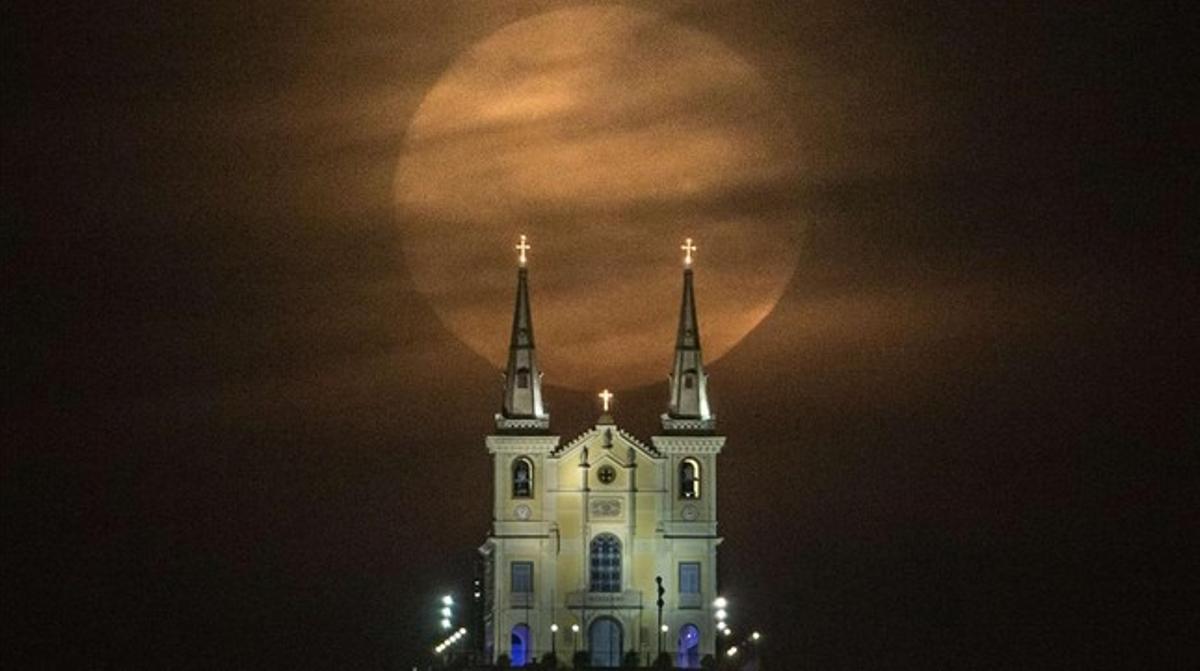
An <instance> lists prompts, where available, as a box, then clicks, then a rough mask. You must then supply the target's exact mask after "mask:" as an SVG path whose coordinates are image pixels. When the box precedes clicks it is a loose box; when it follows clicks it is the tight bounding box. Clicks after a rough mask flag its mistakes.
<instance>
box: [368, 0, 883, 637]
mask: <svg viewBox="0 0 1200 671" xmlns="http://www.w3.org/2000/svg"><path fill="white" fill-rule="evenodd" d="M542 4H545V3H542ZM642 4H644V5H645V6H647V7H650V6H654V5H658V4H662V3H642ZM665 7H666V5H664V8H665ZM674 13H675V12H673V11H670V10H667V11H665V12H664V13H661V14H660V13H657V12H653V11H643V10H640V9H634V8H632V7H626V6H623V5H622V4H614V3H602V6H579V7H573V8H569V9H561V10H558V11H547V12H545V13H538V14H534V13H533V12H530V14H532V15H530V16H528V17H527V18H523V19H521V20H518V21H513V22H505V25H504V26H503V27H502V28H500V29H499V30H497V31H496V32H494V33H491V34H490V35H484V34H482V33H481V32H479V31H471V32H470V33H469V34H470V35H472V36H476V35H477V36H479V37H480V39H479V41H477V42H475V43H473V44H467V43H465V42H459V43H457V46H456V48H455V49H454V50H453V51H454V52H455V53H454V55H455V56H457V58H454V59H452V60H449V61H446V60H440V61H439V63H440V64H444V66H445V69H444V70H443V72H442V73H441V77H440V78H438V79H437V80H436V81H434V82H430V84H431V87H430V88H429V89H428V90H427V91H424V92H421V91H418V90H416V88H415V87H414V88H413V89H412V90H406V95H411V96H414V97H409V98H405V100H406V101H408V102H406V103H405V105H406V106H407V105H409V103H410V102H416V100H415V96H416V95H417V94H420V93H424V95H423V96H422V97H421V99H420V104H419V105H418V106H417V108H416V109H415V110H410V109H409V108H408V107H405V111H404V113H403V114H393V115H390V116H389V117H388V118H390V119H393V120H394V121H396V122H399V121H401V120H402V119H404V120H408V121H409V125H408V126H407V127H405V128H399V129H389V131H388V137H395V138H397V139H399V138H401V137H402V138H403V146H402V147H401V148H400V151H401V154H400V156H399V157H398V162H397V166H396V175H395V176H396V179H395V182H394V185H393V186H394V190H393V201H394V204H395V206H396V208H397V212H396V214H397V216H396V222H397V224H398V226H400V229H399V232H400V233H401V234H402V237H401V242H402V243H403V245H402V246H403V253H404V256H405V259H406V261H405V263H404V264H403V266H404V267H405V269H406V270H407V271H408V273H407V274H408V279H410V280H411V281H412V282H413V287H414V288H415V289H416V290H417V291H419V292H420V294H421V295H422V296H424V297H425V298H426V299H427V300H428V301H429V303H430V305H431V306H432V308H433V310H434V311H435V313H436V314H437V317H438V318H439V320H440V321H441V322H442V323H443V324H444V325H445V326H446V327H447V328H448V329H449V330H450V331H451V332H452V333H454V334H455V335H456V336H458V337H459V338H461V339H462V340H463V342H464V343H465V344H467V345H468V346H470V347H471V348H472V349H473V350H475V351H476V352H478V353H480V354H481V355H484V356H485V357H487V358H488V359H489V360H491V361H492V363H493V364H494V365H495V366H496V367H498V368H500V369H504V367H505V365H506V362H507V359H508V344H509V343H508V338H507V337H506V336H507V334H508V331H509V328H510V326H511V319H512V310H511V306H512V287H511V286H510V282H509V280H508V279H507V275H506V274H504V273H503V272H501V271H503V270H504V269H505V268H508V267H509V266H507V261H506V259H505V252H504V247H508V248H509V249H512V248H513V245H514V244H516V243H513V242H512V238H513V237H514V235H516V234H520V233H524V234H526V236H527V237H526V241H527V242H526V244H528V240H530V239H532V238H538V253H539V254H542V255H543V256H542V257H540V258H542V259H543V261H541V262H540V263H541V264H542V265H539V266H538V277H537V280H536V287H534V290H535V293H536V299H535V300H536V303H535V315H536V319H537V324H536V330H537V333H538V335H539V337H540V338H541V339H542V341H543V342H544V343H546V345H547V346H546V347H544V349H542V350H539V352H538V359H539V362H540V363H541V364H542V365H543V367H544V368H545V370H546V371H548V373H547V378H546V381H547V382H552V383H553V384H555V385H556V386H563V387H569V388H571V389H576V390H582V391H584V392H586V391H587V390H590V389H594V388H595V387H598V386H601V385H606V384H620V385H624V386H621V387H618V391H620V390H622V389H632V388H636V387H640V386H642V385H644V384H649V383H652V382H657V381H658V380H659V378H660V377H661V367H662V365H663V364H662V361H661V348H662V347H663V344H664V343H666V346H667V347H668V351H669V345H670V343H671V342H673V340H674V336H675V330H676V326H677V324H678V321H677V317H678V311H677V310H672V309H670V308H671V306H677V305H678V302H679V278H678V276H677V275H676V274H675V273H672V272H667V271H668V270H673V269H677V268H678V266H675V265H674V264H673V263H671V262H670V257H671V255H672V254H673V253H672V252H670V251H669V250H667V249H666V245H667V243H666V242H665V241H667V240H678V239H680V238H681V237H686V236H694V237H693V238H692V239H693V241H695V240H698V239H699V238H704V244H705V249H706V250H710V251H711V250H715V249H718V248H719V249H720V250H721V253H720V254H715V253H713V254H710V255H709V256H707V257H705V263H704V274H703V278H697V281H698V282H699V283H698V285H697V286H696V291H697V300H698V302H699V303H700V305H699V307H700V310H701V317H702V326H703V331H704V338H705V340H704V346H705V351H704V360H705V362H706V363H710V364H711V363H715V362H716V361H717V360H718V359H720V358H721V357H722V356H723V355H725V354H726V353H727V352H729V351H730V350H731V349H732V348H733V347H734V346H736V345H737V344H738V342H740V341H741V340H742V338H743V337H744V336H746V334H748V333H749V332H750V331H752V330H753V329H754V327H755V326H756V325H758V324H759V323H760V322H762V320H763V319H764V318H766V317H767V315H768V314H769V313H770V312H771V311H772V309H773V308H774V306H775V304H776V302H777V301H778V299H779V298H780V297H781V296H782V295H783V294H784V293H785V291H786V289H787V287H788V286H790V282H791V278H792V276H793V271H794V270H795V266H796V261H797V259H798V258H799V256H800V245H799V243H798V241H799V240H800V239H802V238H803V236H802V235H798V234H797V231H798V229H801V230H802V229H804V228H806V227H807V226H808V224H807V223H806V222H807V221H809V220H810V219H812V216H811V211H812V210H811V207H812V205H811V203H809V202H808V201H809V199H810V197H809V196H808V195H804V194H802V193H798V192H797V191H796V186H795V185H796V184H797V183H805V184H808V183H811V182H807V181H804V182H797V179H795V178H799V177H800V176H801V175H804V176H806V177H807V176H812V177H817V176H820V177H822V178H825V179H829V180H836V179H839V178H841V173H840V172H837V170H834V172H832V173H831V172H829V170H830V169H831V168H828V167H827V164H829V165H834V166H839V167H840V166H841V165H842V164H841V163H840V162H839V161H838V160H837V158H836V157H835V156H828V155H820V156H816V155H813V154H811V152H807V153H805V150H806V149H807V148H809V147H811V146H813V143H814V142H816V139H815V138H814V137H807V138H805V139H804V140H803V141H801V140H800V139H799V138H798V137H797V136H796V135H795V133H794V132H793V130H792V126H793V124H794V123H795V122H796V121H801V120H803V121H805V122H814V121H816V120H820V119H825V118H827V117H829V118H830V123H834V122H836V123H839V124H840V123H845V121H844V119H845V117H840V118H838V119H836V120H835V119H833V118H832V116H831V115H830V114H825V113H814V112H813V108H810V109H808V110H807V111H806V112H804V113H795V111H794V110H793V109H792V105H791V103H790V99H789V98H778V97H777V96H776V95H775V93H774V88H775V84H774V82H773V81H768V80H767V79H764V78H763V77H762V76H761V74H760V73H759V72H757V71H756V69H755V67H754V65H753V64H752V63H751V62H749V61H748V60H747V59H745V58H743V57H742V56H741V55H739V54H738V53H736V52H734V51H733V50H731V49H730V48H729V46H728V45H726V44H725V43H724V40H723V39H722V38H721V37H719V36H717V35H713V34H708V33H705V32H703V31H701V30H698V29H697V28H696V27H694V26H693V25H692V22H690V21H679V22H677V21H675V20H674V16H673V14H674ZM513 18H515V17H513ZM482 26H483V24H480V26H478V27H482ZM467 34H468V33H464V34H463V37H464V38H465V37H466V35H467ZM531 45H533V46H532V47H531ZM442 56H446V57H449V56H451V54H450V53H449V52H447V53H446V54H442ZM823 103H829V101H828V100H827V99H826V100H823ZM839 128H840V126H839ZM833 135H834V136H835V137H843V136H844V134H843V133H840V132H839V133H835V134H833ZM906 137H907V136H906ZM818 144H819V143H818ZM825 148H826V149H828V148H829V147H825ZM888 156H890V155H888ZM360 181H361V180H360ZM805 193H807V192H805ZM746 194H755V196H754V198H753V200H754V201H755V202H754V203H751V202H748V201H746V200H745V195H746ZM359 200H363V199H359ZM681 244H682V243H681ZM617 246H619V247H620V249H621V252H620V253H605V251H607V250H612V249H615V248H616V247H617ZM678 246H679V245H676V247H678ZM481 248H482V250H485V251H483V252H481V251H480V250H481ZM486 250H493V251H498V252H500V253H499V254H494V253H493V254H489V253H487V251H486ZM602 250H604V251H602ZM685 251H686V250H685ZM597 252H600V253H597ZM529 253H531V252H527V253H526V254H525V260H528V255H529ZM696 254H697V252H695V251H693V252H692V254H691V256H692V259H693V263H694V258H695V255H696ZM677 258H681V259H683V258H684V257H677ZM519 259H520V256H519ZM491 262H496V263H495V265H492V263H491ZM464 267H465V268H472V269H473V270H474V271H475V272H470V273H463V272H461V269H462V268H464ZM750 268H752V270H750ZM618 306H619V307H620V308H621V309H615V308H617V307H618ZM597 314H603V315H604V317H605V325H604V329H603V332H602V333H600V334H598V333H597V332H596V331H595V330H593V329H580V328H578V318H579V315H597ZM550 343H553V345H554V346H553V347H549V346H548V345H549V344H550ZM551 377H553V379H551ZM592 393H595V392H592ZM543 626H544V625H543ZM543 631H544V630H543Z"/></svg>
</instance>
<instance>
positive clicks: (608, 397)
mask: <svg viewBox="0 0 1200 671" xmlns="http://www.w3.org/2000/svg"><path fill="white" fill-rule="evenodd" d="M596 395H597V396H599V397H600V400H602V401H604V412H608V403H609V401H612V397H613V393H612V392H611V391H609V390H607V389H605V390H604V391H602V392H600V393H599V394H596Z"/></svg>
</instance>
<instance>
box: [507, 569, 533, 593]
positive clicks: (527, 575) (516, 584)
mask: <svg viewBox="0 0 1200 671" xmlns="http://www.w3.org/2000/svg"><path fill="white" fill-rule="evenodd" d="M512 591H513V594H533V562H531V561H515V562H513V563H512Z"/></svg>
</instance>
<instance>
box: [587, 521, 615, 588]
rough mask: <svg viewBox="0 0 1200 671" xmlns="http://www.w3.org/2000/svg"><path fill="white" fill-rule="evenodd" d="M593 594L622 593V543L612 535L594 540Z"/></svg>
mask: <svg viewBox="0 0 1200 671" xmlns="http://www.w3.org/2000/svg"><path fill="white" fill-rule="evenodd" d="M591 585H592V589H591V591H593V592H620V591H621V541H620V539H618V538H617V537H616V536H614V535H612V534H600V535H599V536H596V537H595V538H593V539H592V582H591Z"/></svg>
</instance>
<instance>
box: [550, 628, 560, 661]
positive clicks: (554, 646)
mask: <svg viewBox="0 0 1200 671" xmlns="http://www.w3.org/2000/svg"><path fill="white" fill-rule="evenodd" d="M550 654H552V655H554V659H555V660H557V659H558V623H557V622H555V623H552V624H551V625H550ZM555 663H556V664H557V663H558V662H557V661H556V662H555Z"/></svg>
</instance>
